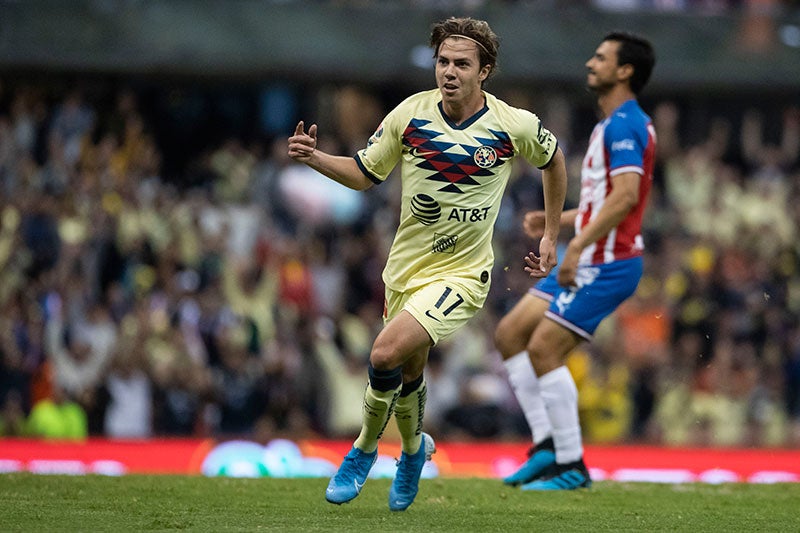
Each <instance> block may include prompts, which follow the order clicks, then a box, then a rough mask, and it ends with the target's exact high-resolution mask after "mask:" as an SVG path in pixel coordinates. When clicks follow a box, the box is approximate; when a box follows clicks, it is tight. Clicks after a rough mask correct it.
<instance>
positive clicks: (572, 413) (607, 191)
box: [495, 33, 656, 490]
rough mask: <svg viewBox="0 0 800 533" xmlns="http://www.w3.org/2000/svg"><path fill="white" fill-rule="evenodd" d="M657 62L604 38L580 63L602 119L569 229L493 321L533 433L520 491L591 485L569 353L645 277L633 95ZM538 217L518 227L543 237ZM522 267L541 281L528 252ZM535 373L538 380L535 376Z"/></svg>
mask: <svg viewBox="0 0 800 533" xmlns="http://www.w3.org/2000/svg"><path fill="white" fill-rule="evenodd" d="M654 65H655V54H654V52H653V48H652V46H651V45H650V43H649V42H648V41H646V40H645V39H642V38H641V37H638V36H635V35H631V34H628V33H610V34H609V35H607V36H606V37H605V38H604V39H603V41H602V42H601V43H600V46H599V47H598V48H597V50H596V51H595V53H594V55H593V56H592V57H591V59H589V61H587V62H586V67H587V69H588V74H587V84H588V87H589V88H590V89H591V90H592V91H594V93H595V94H596V96H597V104H598V107H599V111H600V114H601V117H602V118H601V120H600V122H599V123H598V124H597V125H596V126H595V128H594V130H593V131H592V135H591V138H590V140H589V147H588V149H587V151H586V155H585V157H584V159H583V168H582V170H581V195H580V203H579V207H578V208H577V209H571V210H569V211H565V212H563V213H562V216H561V224H562V225H564V226H574V228H575V236H574V237H573V238H572V239H571V240H570V241H569V244H568V245H567V249H566V252H565V254H564V257H563V259H562V261H561V264H560V266H559V268H558V269H554V270H552V271H551V273H550V274H549V275H548V277H547V278H545V279H543V280H541V281H539V282H538V283H537V284H536V285H535V286H534V287H533V288H532V289H531V290H530V291H529V292H528V294H526V295H525V296H523V297H522V299H521V300H520V301H519V302H518V303H517V304H516V305H515V306H514V308H513V309H512V310H511V311H510V312H509V313H508V314H507V315H506V316H504V317H503V318H502V319H501V320H500V322H499V323H498V326H497V330H496V332H495V342H496V344H497V347H498V350H499V351H500V353H501V354H502V356H503V358H504V360H505V366H506V369H507V370H508V375H509V381H510V383H511V386H512V389H513V390H514V394H515V396H516V397H517V400H518V401H519V404H520V406H521V408H522V410H523V412H524V414H525V418H526V420H527V422H528V424H529V426H530V428H531V432H532V434H533V442H534V447H533V448H532V450H531V453H530V456H529V458H528V460H527V461H526V462H525V463H523V464H522V466H521V467H520V468H519V470H518V471H516V472H514V473H513V474H512V475H510V476H509V477H507V478H505V480H504V481H505V482H506V483H507V484H510V485H522V489H523V490H565V489H576V488H579V487H588V486H590V485H591V478H590V476H589V472H588V470H587V468H586V465H585V463H584V461H583V443H582V439H581V427H580V423H579V419H578V394H577V390H576V387H575V382H574V381H573V379H572V376H571V374H570V372H569V370H568V369H567V367H566V366H564V363H565V360H566V356H567V355H568V354H569V352H570V351H572V350H573V349H574V348H575V347H577V346H578V344H579V343H581V342H582V341H584V340H591V338H592V335H593V333H594V331H595V329H596V328H597V326H598V324H599V323H600V322H601V321H602V320H603V318H605V317H606V316H608V315H609V314H611V313H612V312H613V311H614V310H615V309H616V308H617V307H618V306H619V305H620V304H621V303H622V302H623V301H624V300H626V299H627V298H628V297H629V296H630V295H631V294H633V292H634V291H635V290H636V286H637V285H638V283H639V279H640V278H641V275H642V257H641V255H642V251H643V242H642V236H641V225H642V215H643V213H644V210H645V205H646V203H647V197H648V193H649V191H650V185H651V182H652V178H653V163H654V158H655V142H656V138H655V131H654V129H653V126H652V124H651V121H650V117H648V116H647V115H646V114H645V113H644V111H642V109H641V107H640V106H639V104H638V102H637V100H636V96H637V95H638V94H639V92H640V91H641V90H642V88H643V87H644V86H645V84H646V83H647V81H648V80H649V78H650V74H651V72H652V70H653V66H654ZM543 226H544V225H543V213H542V212H536V211H534V212H530V213H527V214H526V216H525V220H524V229H525V231H526V233H527V234H528V235H529V236H531V237H534V238H536V237H538V236H539V235H541V232H542V229H543ZM525 260H526V262H527V264H528V266H527V267H526V268H525V270H527V271H528V272H530V273H531V274H535V275H536V277H538V275H539V259H538V258H537V257H536V256H534V255H533V254H531V255H530V256H529V257H527V258H526V259H525ZM537 376H538V377H537Z"/></svg>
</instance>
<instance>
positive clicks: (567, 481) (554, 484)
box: [522, 459, 592, 490]
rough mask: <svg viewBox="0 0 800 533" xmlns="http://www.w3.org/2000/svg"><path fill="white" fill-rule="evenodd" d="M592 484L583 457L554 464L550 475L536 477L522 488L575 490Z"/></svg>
mask: <svg viewBox="0 0 800 533" xmlns="http://www.w3.org/2000/svg"><path fill="white" fill-rule="evenodd" d="M591 486H592V478H591V476H589V470H588V469H587V468H586V465H585V464H584V463H583V459H580V460H579V461H575V462H574V463H568V464H563V465H558V464H557V465H556V470H555V472H554V473H553V475H552V476H548V477H544V478H541V479H537V480H536V481H531V482H530V483H526V484H525V485H522V490H575V489H580V488H589V487H591Z"/></svg>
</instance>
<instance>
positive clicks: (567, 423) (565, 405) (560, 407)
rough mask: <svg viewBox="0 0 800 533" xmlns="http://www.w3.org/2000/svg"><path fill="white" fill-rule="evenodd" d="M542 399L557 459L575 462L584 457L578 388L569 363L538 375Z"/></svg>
mask: <svg viewBox="0 0 800 533" xmlns="http://www.w3.org/2000/svg"><path fill="white" fill-rule="evenodd" d="M539 386H540V387H541V389H542V399H543V400H544V405H545V407H546V408H547V414H548V415H549V417H550V422H551V423H552V424H553V445H554V446H555V448H556V462H557V463H559V464H565V463H572V462H575V461H577V460H579V459H580V458H581V457H583V441H582V439H581V424H580V420H579V418H578V389H577V388H576V387H575V381H574V380H573V379H572V374H570V373H569V369H568V368H567V367H566V366H560V367H558V368H556V369H555V370H552V371H550V372H548V373H547V374H545V375H543V376H540V377H539Z"/></svg>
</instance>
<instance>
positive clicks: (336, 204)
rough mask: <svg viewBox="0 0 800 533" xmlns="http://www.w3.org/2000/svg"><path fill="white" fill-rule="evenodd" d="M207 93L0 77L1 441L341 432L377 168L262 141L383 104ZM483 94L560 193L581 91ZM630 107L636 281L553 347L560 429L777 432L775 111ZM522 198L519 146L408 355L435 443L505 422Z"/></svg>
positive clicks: (789, 363) (384, 230) (797, 384)
mask: <svg viewBox="0 0 800 533" xmlns="http://www.w3.org/2000/svg"><path fill="white" fill-rule="evenodd" d="M62 81H63V80H62ZM73 81H74V80H73ZM56 87H64V88H63V89H56ZM490 89H491V88H490ZM217 94H218V96H219V97H217V98H216V99H215V100H214V102H216V104H215V106H209V105H208V100H203V99H202V98H193V97H192V93H190V92H186V91H183V90H181V89H178V88H171V89H170V88H163V89H158V90H155V89H152V88H151V89H149V90H147V91H144V90H137V89H136V88H135V87H131V86H126V85H124V84H119V83H108V82H107V81H105V82H101V83H93V82H92V81H90V80H89V79H88V78H87V79H85V80H79V81H78V82H74V83H68V84H61V83H58V84H56V83H52V82H49V81H47V80H41V79H31V80H27V81H24V80H21V79H17V80H15V81H14V82H13V83H12V82H10V81H9V80H4V81H3V82H2V83H0V435H4V436H26V437H43V438H78V439H80V438H85V437H87V436H105V437H110V438H148V437H154V436H169V437H172V436H193V437H215V438H220V439H225V438H247V439H252V440H255V441H260V442H264V441H268V440H270V439H272V438H275V437H279V436H280V437H288V438H293V439H302V438H311V437H324V438H347V439H350V438H352V437H354V436H355V435H356V434H357V432H358V429H359V428H360V416H361V413H360V410H359V408H358V406H359V405H360V403H361V400H362V395H363V389H364V386H365V384H366V363H367V360H368V356H369V350H370V346H371V343H372V340H373V338H374V336H375V335H376V334H377V332H378V331H379V330H380V328H381V325H382V319H381V313H382V309H383V284H382V281H381V278H380V274H381V270H382V268H383V265H384V260H385V254H386V252H387V250H388V248H389V245H390V242H391V239H392V237H393V234H394V229H395V226H396V224H397V218H398V209H399V197H400V191H399V179H392V178H391V177H390V179H388V180H387V182H386V183H384V184H382V185H381V186H376V187H373V188H372V189H370V190H369V191H367V192H363V193H360V192H354V191H350V190H348V189H346V188H344V187H341V186H339V185H336V184H334V183H333V182H331V181H329V180H327V179H326V178H324V177H322V176H320V175H318V174H316V173H315V172H313V171H311V170H310V169H308V168H307V167H305V166H303V165H298V164H295V163H294V162H292V161H291V160H289V159H288V158H287V156H286V137H287V136H288V135H289V134H290V132H291V131H292V129H293V127H294V121H296V120H297V119H298V118H305V119H306V120H307V121H309V122H310V121H315V122H319V124H320V143H322V144H323V145H325V146H326V148H327V149H329V150H330V151H333V152H340V153H354V152H355V151H356V150H357V149H358V148H360V147H362V146H363V145H364V144H365V142H366V139H367V138H368V137H369V135H370V134H371V133H372V131H373V130H374V128H375V127H376V126H377V124H378V123H379V121H380V119H381V118H382V116H383V114H384V113H385V112H386V111H387V110H388V109H389V108H390V104H391V105H394V104H395V103H396V102H387V99H389V97H387V95H386V94H385V93H382V92H381V91H379V90H372V89H370V88H365V87H353V86H339V87H325V88H320V89H318V90H314V91H311V90H306V91H299V90H295V91H292V90H291V88H288V89H287V87H285V86H282V85H280V84H277V85H275V86H271V87H270V89H269V90H268V91H266V92H264V93H259V94H260V96H259V98H256V99H255V100H254V101H253V102H254V103H253V105H252V108H248V107H247V106H246V105H245V104H243V103H242V99H241V98H239V96H241V95H238V96H237V93H236V92H235V91H228V92H227V93H226V92H224V91H223V92H217ZM220 95H221V96H220ZM498 95H499V96H501V97H503V98H505V99H507V100H508V101H509V102H511V103H512V104H515V105H519V106H521V107H526V108H529V109H532V110H533V111H534V112H536V113H537V114H539V115H540V117H541V118H542V119H543V121H544V123H545V124H546V125H547V126H548V127H549V128H550V129H551V130H552V131H553V132H554V133H556V135H557V136H558V138H559V141H560V143H561V146H562V148H563V149H564V151H565V153H566V155H567V157H568V161H569V175H570V179H571V189H570V193H569V197H568V206H567V207H571V206H574V205H575V202H576V200H577V194H578V189H579V185H578V180H579V170H580V161H581V158H582V155H583V150H584V149H585V146H586V141H587V139H588V135H589V133H590V130H591V126H592V124H593V122H594V117H593V116H592V113H591V109H590V110H589V112H588V116H587V112H586V105H587V104H589V105H590V103H591V98H590V96H588V95H587V96H586V98H584V99H583V100H581V101H580V102H577V101H575V99H574V98H571V97H565V96H555V95H549V96H548V95H545V94H543V95H538V96H533V95H532V93H530V92H529V91H526V90H525V89H524V88H516V89H504V90H503V92H502V93H498ZM236 102H238V104H236ZM797 103H798V104H800V102H797ZM237 105H238V106H239V107H237ZM242 106H244V107H242ZM644 107H645V109H646V110H647V111H648V112H650V113H651V115H652V116H653V118H654V120H655V124H656V130H657V133H658V136H659V152H658V169H657V175H656V182H655V184H654V188H653V194H652V201H651V205H650V208H649V211H648V213H647V216H646V221H645V227H646V234H645V242H646V246H647V251H646V256H645V257H646V269H645V277H644V278H643V280H642V282H641V284H640V286H639V289H638V292H637V293H636V295H635V296H634V297H632V298H631V299H630V301H628V302H627V303H626V304H625V305H623V307H622V308H621V309H620V310H619V311H618V312H617V313H616V314H615V315H614V316H613V317H611V318H609V319H607V320H606V321H605V322H604V324H603V325H602V327H601V329H600V331H599V332H598V335H597V338H596V339H595V341H594V342H593V343H591V344H587V345H585V346H583V347H582V348H581V349H579V350H576V352H575V353H573V354H572V355H571V357H570V363H569V366H570V369H571V371H572V372H573V375H574V377H575V380H576V382H577V384H578V388H579V390H580V396H579V398H580V409H581V417H582V421H583V427H584V430H585V432H586V440H587V442H589V443H631V442H636V443H652V444H664V445H671V446H672V445H674V446H679V445H692V446H694V445H697V446H800V320H798V318H800V272H798V269H800V239H799V238H798V228H799V227H800V159H799V158H798V153H799V152H800V111H798V108H796V107H792V106H791V105H787V106H784V107H783V108H781V109H778V110H777V111H775V110H774V109H771V110H770V109H759V108H758V107H748V106H746V105H741V106H731V107H728V109H727V111H728V112H727V113H726V114H724V115H719V116H717V115H714V114H712V113H708V114H706V115H705V116H700V117H698V116H694V115H692V116H687V115H688V112H687V109H686V107H685V106H682V105H680V103H678V102H675V101H671V100H666V99H658V100H653V101H647V102H645V106H644ZM215 109H216V111H214V110H215ZM220 109H221V110H222V111H220ZM215 113H216V114H215ZM302 114H306V116H300V117H298V116H299V115H302ZM223 116H224V117H227V118H228V120H222V118H220V117H223ZM231 117H233V118H231ZM236 117H238V122H237V118H236ZM248 117H260V119H259V120H258V126H257V127H249V128H248V127H245V126H246V125H247V124H251V122H249V120H250V119H249V118H248ZM580 117H583V119H582V120H581V119H580ZM687 131H690V132H691V134H687ZM201 138H202V139H203V141H201V140H200V139H201ZM541 203H542V198H541V182H540V174H539V171H537V170H536V169H532V168H528V167H526V166H525V165H524V164H519V165H518V166H517V167H516V168H515V175H514V177H513V178H512V181H511V183H510V184H509V187H508V190H507V193H506V197H505V201H504V204H503V208H502V210H501V213H500V216H499V218H498V221H497V229H496V236H495V251H496V266H495V269H494V272H493V275H492V276H493V277H492V280H493V281H492V289H491V294H490V297H489V301H488V302H487V305H486V307H485V308H484V309H483V310H482V311H481V312H480V313H479V315H478V316H477V317H475V318H474V319H473V320H472V321H471V322H470V324H469V325H468V326H467V327H465V328H463V329H462V330H461V331H460V332H459V333H458V334H457V335H455V336H454V337H452V338H450V339H448V340H447V341H445V342H443V343H441V344H440V345H439V346H437V347H435V348H434V349H433V350H432V352H431V357H430V364H429V366H428V368H427V370H426V379H427V382H428V394H429V400H428V404H427V411H426V423H425V428H426V431H428V432H430V433H431V434H433V435H435V436H436V437H438V438H444V439H459V440H472V439H494V440H527V439H528V438H529V435H528V433H527V426H526V424H525V423H524V419H523V417H522V415H521V413H520V411H519V408H518V406H517V405H516V404H515V400H514V399H513V395H512V394H511V393H510V388H509V386H508V382H507V379H506V376H505V374H504V370H503V366H502V363H501V359H500V357H499V355H498V354H497V353H496V352H495V349H494V346H493V338H492V336H493V329H494V325H495V324H496V322H497V320H498V318H499V317H500V316H501V315H502V314H503V313H504V312H505V311H507V310H508V309H510V307H511V306H512V305H513V304H514V303H515V302H516V301H517V299H519V298H520V297H521V296H522V295H523V294H524V293H525V291H526V290H527V289H528V288H529V286H530V283H531V281H530V280H529V279H528V278H527V275H526V274H525V272H524V271H523V262H522V257H523V256H524V255H525V254H526V253H527V252H528V251H529V250H535V245H536V243H534V242H531V241H530V239H528V238H527V237H526V236H525V235H524V234H523V232H522V230H521V221H522V215H523V213H524V212H525V211H526V210H529V209H536V208H541ZM564 238H565V239H566V238H568V235H566V232H565V235H564Z"/></svg>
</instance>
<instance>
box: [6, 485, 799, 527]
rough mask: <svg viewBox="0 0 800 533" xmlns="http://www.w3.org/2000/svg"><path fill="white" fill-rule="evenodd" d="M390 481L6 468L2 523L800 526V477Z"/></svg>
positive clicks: (68, 525)
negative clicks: (350, 494) (392, 487)
mask: <svg viewBox="0 0 800 533" xmlns="http://www.w3.org/2000/svg"><path fill="white" fill-rule="evenodd" d="M389 483H390V481H389V480H386V479H380V480H369V481H368V482H367V484H366V486H365V487H364V491H363V492H362V493H361V495H360V496H359V497H358V498H357V499H356V500H354V501H353V502H351V503H349V504H346V505H342V506H336V505H331V504H329V503H327V502H325V499H324V491H325V486H326V485H327V479H269V478H262V479H233V478H206V477H199V476H197V477H184V476H140V475H128V476H123V477H100V476H74V477H73V476H49V475H34V474H3V475H0V531H4V532H5V531H37V532H38V531H174V530H183V531H257V530H262V531H264V530H266V531H286V532H289V531H304V532H305V531H361V532H365V533H373V532H377V531H393V532H405V531H425V532H432V531H474V532H479V531H546V532H556V531H584V532H591V531H692V532H705V531H748V532H750V531H781V532H790V531H800V484H778V485H746V484H735V485H733V484H728V485H706V484H691V485H660V484H650V483H615V482H611V481H606V482H600V483H595V485H594V486H593V487H592V488H591V489H589V490H581V491H576V492H559V493H530V492H524V493H523V492H521V491H519V490H516V489H512V488H508V487H504V486H503V485H502V484H501V483H500V481H498V480H490V479H435V480H423V481H422V483H421V485H420V493H419V495H418V496H417V500H416V502H415V503H414V504H413V505H412V506H411V507H410V508H409V509H408V510H407V511H406V512H403V513H392V512H391V511H389V510H388V508H387V494H388V491H389Z"/></svg>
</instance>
